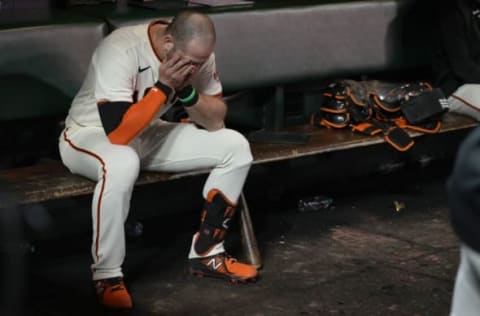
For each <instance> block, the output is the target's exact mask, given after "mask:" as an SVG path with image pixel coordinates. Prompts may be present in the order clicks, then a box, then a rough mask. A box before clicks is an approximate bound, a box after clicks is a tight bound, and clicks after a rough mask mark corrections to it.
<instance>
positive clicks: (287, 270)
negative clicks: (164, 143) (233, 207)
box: [18, 162, 458, 316]
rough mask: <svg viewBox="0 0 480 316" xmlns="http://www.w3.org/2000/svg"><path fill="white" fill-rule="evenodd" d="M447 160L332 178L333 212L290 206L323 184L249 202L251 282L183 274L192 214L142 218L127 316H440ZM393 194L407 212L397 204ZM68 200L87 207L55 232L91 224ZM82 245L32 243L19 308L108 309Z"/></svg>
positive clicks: (81, 238)
mask: <svg viewBox="0 0 480 316" xmlns="http://www.w3.org/2000/svg"><path fill="white" fill-rule="evenodd" d="M450 167H451V162H441V163H436V164H433V165H430V166H428V167H420V168H414V169H412V170H403V169H402V170H400V171H399V172H394V173H393V174H389V175H377V176H370V177H367V178H366V179H363V180H361V181H358V180H355V181H350V182H349V184H345V183H338V184H336V185H332V187H331V188H330V189H329V190H330V192H327V193H328V195H329V196H330V197H332V198H333V199H334V208H333V209H329V210H321V211H316V212H306V213H305V212H304V213H302V212H299V211H298V210H297V208H296V203H297V201H298V199H299V198H302V197H309V196H312V195H316V194H325V193H326V192H325V190H324V191H322V190H321V188H320V187H311V186H310V187H308V188H300V190H296V191H292V190H290V191H288V192H283V194H280V195H278V196H276V197H272V196H270V199H269V200H268V201H260V200H259V199H256V200H252V201H250V210H251V213H252V219H253V222H254V226H255V230H256V233H257V238H258V242H259V246H260V249H261V252H262V256H263V263H264V265H263V269H262V270H261V271H260V274H261V277H260V279H259V280H258V281H257V282H256V283H253V284H245V285H232V284H229V283H227V282H225V281H222V280H216V279H208V278H197V277H193V276H190V275H189V274H188V273H187V265H186V255H187V253H188V247H189V243H190V238H191V232H192V231H193V230H194V229H195V228H196V226H197V225H198V221H197V220H198V216H197V214H193V213H195V212H193V211H191V212H179V213H176V212H172V213H171V214H169V215H165V216H154V217H150V216H148V217H145V218H143V219H142V218H141V217H140V220H141V221H142V223H143V224H144V234H143V235H142V236H141V237H140V238H137V239H130V240H129V241H128V250H127V259H126V264H125V268H124V270H125V273H126V275H127V279H126V280H127V284H128V285H129V288H130V290H131V293H132V295H133V297H134V300H135V303H136V307H135V310H134V311H133V312H132V313H128V315H409V316H412V315H435V316H439V315H448V311H449V307H450V300H451V294H452V288H453V282H454V276H455V272H456V267H457V264H458V258H457V257H458V241H457V239H456V237H455V236H454V234H453V233H452V230H451V227H450V225H449V222H448V210H447V207H446V196H445V190H444V181H445V177H446V176H447V174H448V172H449V168H450ZM147 196H148V194H147ZM150 196H151V198H153V197H154V196H155V195H150ZM247 199H248V196H247ZM395 200H396V201H400V202H403V203H405V205H406V208H405V209H404V210H402V211H400V212H397V211H395V210H394V207H393V201H395ZM75 203H76V204H74V203H73V202H72V204H71V205H70V207H84V208H85V212H81V214H82V215H77V216H78V218H77V219H74V218H71V217H68V218H67V217H66V216H65V217H63V218H61V217H59V218H56V219H55V221H57V222H61V224H58V223H57V224H56V226H57V227H60V226H62V227H64V230H65V231H70V232H71V231H75V229H78V226H81V225H83V224H78V225H77V224H73V222H75V223H77V222H81V221H84V222H86V223H87V224H86V225H88V220H89V213H88V212H89V210H88V205H89V203H88V200H85V201H83V200H82V201H77V202H75ZM154 205H155V202H154V201H152V200H148V199H147V200H144V202H142V203H134V207H135V208H138V209H141V208H149V207H150V208H151V207H152V206H154ZM76 214H78V213H76ZM138 214H142V212H141V211H139V212H138ZM228 238H229V239H228V243H227V247H228V249H229V251H230V252H231V253H232V254H234V255H239V254H240V256H241V252H240V251H239V250H240V241H239V234H238V229H236V226H234V229H233V230H232V232H231V233H230V235H229V237H228ZM89 240H90V233H89V232H87V231H85V230H79V233H71V234H65V236H63V237H62V236H60V237H56V238H46V239H45V240H42V241H40V242H37V243H36V244H35V245H36V251H35V252H34V253H33V254H32V255H31V256H30V258H29V262H28V265H29V269H28V272H27V274H26V275H27V278H26V286H25V289H26V291H25V298H24V300H23V301H22V305H23V307H24V308H23V313H20V312H18V313H20V314H24V315H42V316H44V315H45V316H46V315H52V316H53V315H59V316H60V315H62V316H63V315H82V316H83V315H104V314H105V313H104V312H103V311H101V310H99V309H98V308H97V306H96V304H95V301H94V299H95V298H94V296H93V293H92V290H91V287H90V273H89V264H90V255H89V246H90V245H89ZM108 314H109V315H111V314H112V313H108ZM124 314H125V313H122V314H121V315H124Z"/></svg>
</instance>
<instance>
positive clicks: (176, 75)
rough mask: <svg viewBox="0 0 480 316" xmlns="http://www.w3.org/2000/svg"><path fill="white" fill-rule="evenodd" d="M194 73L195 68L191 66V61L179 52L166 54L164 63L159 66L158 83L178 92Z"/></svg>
mask: <svg viewBox="0 0 480 316" xmlns="http://www.w3.org/2000/svg"><path fill="white" fill-rule="evenodd" d="M169 55H171V56H169ZM194 71H195V66H194V65H192V64H191V60H190V59H189V58H187V57H185V56H184V55H183V54H182V53H181V52H179V51H175V52H174V53H173V54H167V58H166V61H165V62H164V63H163V64H162V65H161V66H160V71H159V81H160V82H161V83H163V84H165V85H167V86H169V87H170V88H172V89H175V90H178V89H179V88H181V87H182V86H183V85H184V84H185V82H186V81H187V79H189V78H190V76H191V75H192V74H193V73H194Z"/></svg>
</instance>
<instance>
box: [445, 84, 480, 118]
mask: <svg viewBox="0 0 480 316" xmlns="http://www.w3.org/2000/svg"><path fill="white" fill-rule="evenodd" d="M448 101H449V103H450V112H455V113H460V114H463V115H467V116H470V117H472V118H474V119H475V120H477V121H480V84H464V85H463V86H460V87H459V88H458V89H457V90H456V91H455V92H454V93H452V95H451V96H450V97H449V98H448Z"/></svg>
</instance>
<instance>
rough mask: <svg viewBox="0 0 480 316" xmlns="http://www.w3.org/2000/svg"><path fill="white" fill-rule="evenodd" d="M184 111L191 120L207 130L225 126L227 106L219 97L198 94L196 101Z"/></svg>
mask: <svg viewBox="0 0 480 316" xmlns="http://www.w3.org/2000/svg"><path fill="white" fill-rule="evenodd" d="M186 111H187V113H188V115H189V116H190V119H191V120H192V121H194V122H195V123H197V124H199V125H201V126H203V127H204V128H206V129H207V130H209V131H216V130H218V129H221V128H223V127H225V123H224V121H225V116H226V114H227V106H226V105H225V103H224V102H223V101H222V100H221V99H220V98H219V97H213V96H207V95H200V96H199V99H198V103H197V104H195V106H192V107H190V108H187V109H186Z"/></svg>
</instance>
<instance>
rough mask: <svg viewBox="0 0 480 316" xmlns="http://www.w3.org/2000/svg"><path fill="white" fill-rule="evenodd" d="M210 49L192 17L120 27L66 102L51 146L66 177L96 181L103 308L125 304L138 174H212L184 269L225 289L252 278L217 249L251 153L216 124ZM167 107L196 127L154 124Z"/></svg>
mask: <svg viewBox="0 0 480 316" xmlns="http://www.w3.org/2000/svg"><path fill="white" fill-rule="evenodd" d="M214 45H215V29H214V25H213V23H212V21H211V20H210V19H209V18H208V17H207V16H206V15H203V14H200V13H198V12H192V11H184V12H181V13H179V14H178V15H177V16H176V17H175V18H174V19H173V20H172V21H171V22H166V21H160V20H159V21H154V22H152V23H150V24H148V25H138V26H131V27H125V28H120V29H118V30H116V31H114V32H112V33H111V34H110V35H109V36H107V37H106V38H105V39H104V40H103V41H102V43H101V44H100V45H99V46H98V47H97V49H96V50H95V52H94V54H93V56H92V59H91V63H90V66H89V69H88V73H87V76H86V78H85V81H84V83H83V85H82V87H81V89H80V91H79V92H78V94H77V95H76V97H75V98H74V100H73V102H72V105H71V108H70V111H69V114H68V116H67V118H66V121H65V125H66V128H65V130H64V131H63V132H62V134H61V135H60V140H59V148H60V154H61V158H62V161H63V163H64V164H65V166H67V167H68V168H69V170H70V171H71V172H72V173H75V174H79V175H82V176H85V177H87V178H90V179H92V180H94V181H96V187H95V191H94V194H93V201H92V218H93V241H92V248H91V251H92V257H93V264H92V266H91V268H92V273H93V283H94V287H95V288H96V290H97V293H98V298H99V301H100V303H101V304H102V305H103V306H105V307H109V308H121V309H130V308H132V306H133V304H132V298H131V296H130V294H129V292H128V290H127V288H126V286H125V284H124V282H123V273H122V263H123V261H124V257H125V233H124V222H125V220H126V218H127V215H128V212H129V207H130V199H131V195H132V190H133V187H134V184H135V181H136V179H137V177H138V174H139V171H140V170H150V171H167V172H182V171H187V170H192V169H199V168H202V169H203V168H211V172H210V175H209V177H208V178H207V180H206V183H205V185H204V188H203V197H204V199H205V205H204V208H203V210H202V214H201V223H200V227H199V229H198V232H196V233H195V234H194V235H193V238H192V244H191V247H190V252H189V254H188V258H189V264H190V271H191V272H192V273H194V274H201V275H208V276H214V277H221V278H225V279H228V280H231V281H234V282H237V281H242V282H244V281H249V280H254V279H255V278H256V277H257V270H256V269H255V268H254V267H253V266H251V265H248V264H244V263H240V262H238V261H237V260H235V259H234V258H231V257H230V256H228V255H226V253H225V249H224V246H223V242H224V239H225V234H226V232H227V230H228V228H229V223H230V219H231V218H232V216H233V215H234V209H235V205H236V203H237V200H238V197H239V195H240V193H241V190H242V187H243V184H244V182H245V179H246V176H247V173H248V171H249V169H250V166H251V163H252V155H251V152H250V147H249V144H248V142H247V140H246V139H245V138H244V137H243V136H242V135H241V134H240V133H238V132H236V131H233V130H230V129H227V128H225V127H224V118H225V115H226V105H225V104H224V102H223V101H222V99H221V93H222V86H221V83H220V81H219V80H218V77H217V74H216V68H215V56H214ZM175 102H180V103H181V104H182V105H183V107H184V108H185V110H186V112H187V113H188V115H189V118H190V120H191V121H193V122H194V123H195V124H193V123H171V122H166V121H162V120H161V119H160V117H161V116H162V114H164V113H165V112H166V111H167V110H168V109H169V108H170V107H171V106H172V104H174V103H175Z"/></svg>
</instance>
